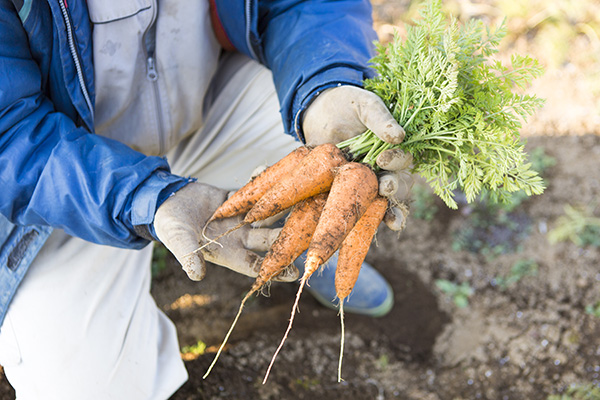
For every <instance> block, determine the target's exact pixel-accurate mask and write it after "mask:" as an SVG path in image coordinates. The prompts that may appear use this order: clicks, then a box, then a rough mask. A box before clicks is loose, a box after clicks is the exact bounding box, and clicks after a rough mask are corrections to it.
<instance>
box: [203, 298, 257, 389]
mask: <svg viewBox="0 0 600 400" xmlns="http://www.w3.org/2000/svg"><path fill="white" fill-rule="evenodd" d="M254 292H256V290H250V291H249V292H248V294H246V296H244V298H243V299H242V302H241V303H240V308H239V310H238V312H237V314H236V315H235V318H234V319H233V322H232V323H231V327H230V328H229V330H228V331H227V334H226V335H225V338H224V339H223V342H222V343H221V346H219V350H217V354H215V358H213V360H212V362H211V363H210V366H209V367H208V369H207V370H206V373H205V374H204V375H203V376H202V379H206V377H208V375H209V374H210V372H211V371H212V369H213V367H214V366H215V364H216V363H217V360H218V359H219V356H220V355H221V352H222V351H223V349H224V348H225V344H226V343H227V340H229V336H231V333H232V332H233V328H235V325H236V324H237V322H238V319H239V318H240V315H242V310H243V309H244V305H245V304H246V301H248V299H249V298H250V296H251V295H252V294H253V293H254Z"/></svg>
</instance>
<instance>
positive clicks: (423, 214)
mask: <svg viewBox="0 0 600 400" xmlns="http://www.w3.org/2000/svg"><path fill="white" fill-rule="evenodd" d="M411 193H412V202H411V203H410V214H411V216H413V217H415V218H418V219H422V220H425V221H431V220H432V219H433V217H435V214H436V213H437V212H438V207H437V206H436V205H435V197H434V196H433V192H431V190H429V189H428V187H427V186H424V185H419V184H416V185H414V186H413V187H412V189H411Z"/></svg>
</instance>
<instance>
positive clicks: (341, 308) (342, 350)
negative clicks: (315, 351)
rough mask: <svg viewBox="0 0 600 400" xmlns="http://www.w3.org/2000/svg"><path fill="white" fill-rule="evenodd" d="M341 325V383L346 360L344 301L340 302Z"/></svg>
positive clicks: (339, 379)
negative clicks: (343, 365)
mask: <svg viewBox="0 0 600 400" xmlns="http://www.w3.org/2000/svg"><path fill="white" fill-rule="evenodd" d="M340 325H341V327H342V332H341V339H340V360H339V361H338V382H341V381H342V380H343V379H342V359H343V358H344V343H345V339H344V337H345V333H344V300H340Z"/></svg>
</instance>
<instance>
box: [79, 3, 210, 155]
mask: <svg viewBox="0 0 600 400" xmlns="http://www.w3.org/2000/svg"><path fill="white" fill-rule="evenodd" d="M157 3H159V4H157ZM88 8H89V13H90V19H91V21H92V23H93V29H94V31H93V43H94V51H93V54H94V71H95V72H94V75H95V82H96V99H95V105H96V106H95V110H96V115H95V129H96V133H98V134H100V135H104V136H107V137H110V138H113V139H116V140H119V141H121V142H124V143H126V144H128V145H129V146H131V147H132V148H134V149H136V150H139V151H141V152H143V153H145V154H149V155H163V154H164V153H165V152H166V151H167V150H168V149H169V148H171V147H173V146H174V145H175V144H176V143H178V142H179V141H180V140H181V139H182V138H184V137H185V136H187V135H189V134H191V133H193V132H195V131H196V130H198V129H199V128H200V127H201V126H202V124H203V115H202V112H201V110H202V108H203V104H204V95H205V93H206V91H207V88H208V86H209V84H210V81H211V79H212V76H213V75H214V73H215V71H216V68H217V62H218V56H219V52H220V46H219V44H218V42H217V39H216V37H215V35H214V33H213V30H212V26H211V23H210V16H209V3H208V1H181V0H160V2H158V1H157V0H89V1H88ZM153 24H154V27H153V26H152V25H153ZM151 28H152V29H151ZM154 28H155V32H153V31H154Z"/></svg>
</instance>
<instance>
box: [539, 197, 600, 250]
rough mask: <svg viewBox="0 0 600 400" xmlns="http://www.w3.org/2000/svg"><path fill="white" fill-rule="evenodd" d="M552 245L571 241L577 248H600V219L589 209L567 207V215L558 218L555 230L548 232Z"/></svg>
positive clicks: (568, 205)
mask: <svg viewBox="0 0 600 400" xmlns="http://www.w3.org/2000/svg"><path fill="white" fill-rule="evenodd" d="M548 240H550V242H551V243H556V242H562V241H567V240H570V241H571V242H573V243H574V244H575V245H576V246H579V247H583V246H588V245H590V246H594V247H600V218H598V217H595V216H594V215H593V213H592V211H591V209H590V208H589V207H579V208H576V207H573V206H571V205H570V204H567V205H566V206H565V214H564V215H562V216H561V217H559V218H558V220H557V221H556V225H555V227H554V229H552V230H551V231H550V232H548Z"/></svg>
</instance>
